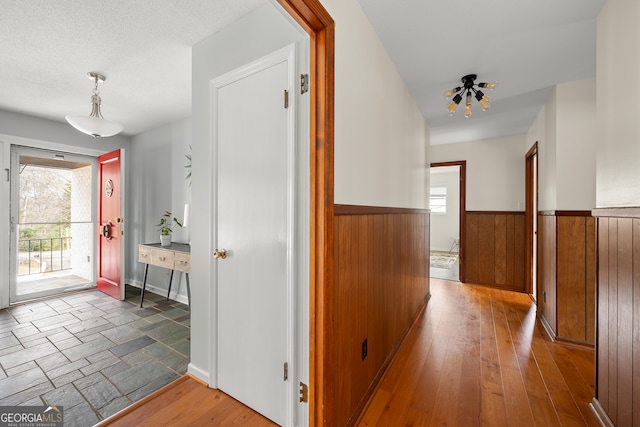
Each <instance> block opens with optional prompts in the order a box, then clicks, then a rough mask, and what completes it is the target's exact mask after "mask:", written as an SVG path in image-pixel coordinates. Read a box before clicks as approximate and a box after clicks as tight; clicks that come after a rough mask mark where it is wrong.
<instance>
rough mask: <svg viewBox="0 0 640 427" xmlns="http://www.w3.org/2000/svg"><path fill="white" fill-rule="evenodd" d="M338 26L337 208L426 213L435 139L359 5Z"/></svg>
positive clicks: (341, 13) (335, 5) (343, 7)
mask: <svg viewBox="0 0 640 427" xmlns="http://www.w3.org/2000/svg"><path fill="white" fill-rule="evenodd" d="M322 4H323V5H324V6H325V8H326V9H327V11H328V12H329V13H330V14H331V16H332V17H333V19H334V20H335V22H336V50H335V54H336V61H335V74H336V78H335V203H337V204H355V205H372V206H392V207H407V208H426V207H428V201H427V199H426V194H427V192H428V187H427V181H428V175H429V174H428V167H427V166H428V163H429V161H428V159H427V146H428V145H429V136H428V135H429V132H428V129H427V128H426V123H425V120H424V118H423V116H422V114H421V113H420V111H419V109H418V107H417V105H416V103H415V101H414V100H413V98H412V97H411V95H410V94H409V91H408V89H407V87H406V85H405V83H404V81H403V80H402V79H401V78H400V75H399V74H398V71H397V69H396V68H395V65H394V64H393V63H392V61H391V59H390V58H389V56H388V54H387V52H386V51H385V49H384V47H383V46H382V43H381V42H380V40H379V39H378V36H377V35H376V34H375V32H374V31H373V28H372V27H371V24H370V23H369V21H368V20H367V18H366V16H365V15H364V12H363V11H362V9H361V7H360V5H359V3H358V2H357V1H356V0H322Z"/></svg>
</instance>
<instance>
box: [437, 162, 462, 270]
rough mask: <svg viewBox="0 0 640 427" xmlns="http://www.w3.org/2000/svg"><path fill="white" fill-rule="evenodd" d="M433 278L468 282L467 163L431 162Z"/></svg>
mask: <svg viewBox="0 0 640 427" xmlns="http://www.w3.org/2000/svg"><path fill="white" fill-rule="evenodd" d="M430 173H431V175H430V176H431V178H430V183H431V185H430V192H429V205H430V209H431V219H430V233H429V234H430V257H429V258H430V262H429V265H430V268H429V271H430V277H434V278H438V279H445V280H452V281H457V282H463V283H464V282H465V269H464V266H465V264H464V241H465V240H464V236H465V223H466V219H465V218H466V217H465V209H466V208H465V200H466V196H465V194H466V161H465V160H461V161H454V162H443V163H431V169H430Z"/></svg>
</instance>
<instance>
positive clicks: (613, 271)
mask: <svg viewBox="0 0 640 427" xmlns="http://www.w3.org/2000/svg"><path fill="white" fill-rule="evenodd" d="M593 215H594V216H595V217H597V221H598V225H597V227H598V294H597V295H598V297H597V302H598V306H597V313H598V323H597V324H598V328H597V345H596V400H595V402H594V407H595V408H596V410H597V411H598V413H599V415H600V416H601V417H608V418H609V419H608V420H607V419H606V418H605V421H606V422H610V424H609V425H616V426H632V425H633V426H637V425H640V375H639V374H638V372H640V339H638V337H639V336H640V208H620V209H595V210H594V211H593Z"/></svg>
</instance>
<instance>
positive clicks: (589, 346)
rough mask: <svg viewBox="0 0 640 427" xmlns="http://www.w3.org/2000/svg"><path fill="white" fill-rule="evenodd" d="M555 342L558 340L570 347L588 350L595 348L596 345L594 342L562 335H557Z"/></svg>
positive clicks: (559, 342)
mask: <svg viewBox="0 0 640 427" xmlns="http://www.w3.org/2000/svg"><path fill="white" fill-rule="evenodd" d="M555 342H557V343H558V344H563V345H567V346H570V347H578V348H584V349H587V350H593V349H594V348H595V347H596V346H595V344H593V343H590V342H587V341H581V340H577V339H574V338H566V337H562V336H560V335H556V338H555Z"/></svg>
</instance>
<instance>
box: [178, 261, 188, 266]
mask: <svg viewBox="0 0 640 427" xmlns="http://www.w3.org/2000/svg"><path fill="white" fill-rule="evenodd" d="M187 264H188V263H187V261H180V265H187Z"/></svg>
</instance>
